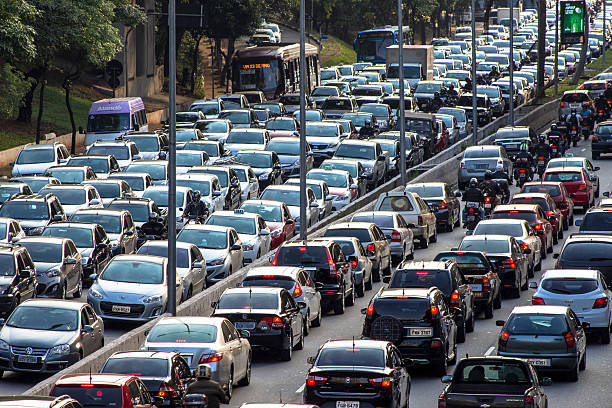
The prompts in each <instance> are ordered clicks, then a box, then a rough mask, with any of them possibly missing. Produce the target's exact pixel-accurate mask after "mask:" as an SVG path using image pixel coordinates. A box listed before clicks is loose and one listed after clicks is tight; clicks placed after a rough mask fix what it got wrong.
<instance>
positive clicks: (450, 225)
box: [446, 220, 455, 232]
mask: <svg viewBox="0 0 612 408" xmlns="http://www.w3.org/2000/svg"><path fill="white" fill-rule="evenodd" d="M454 229H455V225H454V223H453V221H452V220H449V222H447V223H446V232H453V230H454Z"/></svg>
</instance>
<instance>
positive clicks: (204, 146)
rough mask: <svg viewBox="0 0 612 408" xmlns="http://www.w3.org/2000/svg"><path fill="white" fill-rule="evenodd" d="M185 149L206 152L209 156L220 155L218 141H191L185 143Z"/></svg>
mask: <svg viewBox="0 0 612 408" xmlns="http://www.w3.org/2000/svg"><path fill="white" fill-rule="evenodd" d="M185 150H195V151H198V152H206V154H208V156H209V157H219V156H220V152H219V145H217V144H216V143H198V142H191V143H189V142H188V143H186V144H185Z"/></svg>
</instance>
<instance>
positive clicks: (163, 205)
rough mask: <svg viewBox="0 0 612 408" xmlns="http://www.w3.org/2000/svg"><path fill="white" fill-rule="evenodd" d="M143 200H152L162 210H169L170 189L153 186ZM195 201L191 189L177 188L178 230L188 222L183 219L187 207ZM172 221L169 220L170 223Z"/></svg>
mask: <svg viewBox="0 0 612 408" xmlns="http://www.w3.org/2000/svg"><path fill="white" fill-rule="evenodd" d="M142 198H150V199H151V200H153V201H155V204H157V206H158V207H159V208H160V209H166V210H167V209H168V187H167V186H151V187H149V188H147V189H146V190H145V192H144V193H143V194H142ZM192 201H193V191H192V190H191V189H190V188H189V187H178V186H177V187H176V229H177V230H178V229H181V228H183V226H184V225H185V223H186V221H185V218H184V217H183V213H184V211H185V207H186V206H187V204H188V203H190V202H192ZM170 221H171V220H168V222H170Z"/></svg>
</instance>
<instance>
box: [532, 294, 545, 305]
mask: <svg viewBox="0 0 612 408" xmlns="http://www.w3.org/2000/svg"><path fill="white" fill-rule="evenodd" d="M531 304H532V305H545V304H546V302H544V299H542V298H539V297H537V296H532V297H531Z"/></svg>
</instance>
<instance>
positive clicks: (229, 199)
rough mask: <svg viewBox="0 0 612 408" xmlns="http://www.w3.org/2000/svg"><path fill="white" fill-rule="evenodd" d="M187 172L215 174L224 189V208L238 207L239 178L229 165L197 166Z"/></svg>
mask: <svg viewBox="0 0 612 408" xmlns="http://www.w3.org/2000/svg"><path fill="white" fill-rule="evenodd" d="M187 173H205V174H212V175H214V176H217V178H218V179H219V183H221V188H222V189H223V190H225V207H224V208H223V209H224V210H234V209H236V208H238V207H240V195H241V194H242V189H241V188H240V179H239V178H238V174H237V173H236V171H235V170H234V169H232V168H231V167H230V166H199V167H192V168H191V169H189V171H187Z"/></svg>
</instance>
